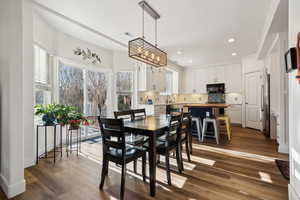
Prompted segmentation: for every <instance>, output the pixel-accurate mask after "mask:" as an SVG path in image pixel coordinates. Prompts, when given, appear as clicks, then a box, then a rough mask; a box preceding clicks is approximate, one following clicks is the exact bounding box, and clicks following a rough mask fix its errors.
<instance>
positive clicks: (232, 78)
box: [224, 64, 242, 93]
mask: <svg viewBox="0 0 300 200" xmlns="http://www.w3.org/2000/svg"><path fill="white" fill-rule="evenodd" d="M224 75H225V87H226V93H242V66H241V65H240V64H234V65H228V66H226V67H225V73H224Z"/></svg>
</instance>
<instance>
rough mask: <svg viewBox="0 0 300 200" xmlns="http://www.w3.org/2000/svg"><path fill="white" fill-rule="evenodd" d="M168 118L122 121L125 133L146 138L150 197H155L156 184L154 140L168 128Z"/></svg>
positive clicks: (151, 117)
mask: <svg viewBox="0 0 300 200" xmlns="http://www.w3.org/2000/svg"><path fill="white" fill-rule="evenodd" d="M169 121H170V116H169V115H159V116H147V117H145V118H144V119H141V120H135V121H126V122H125V121H124V129H125V131H126V132H130V133H134V134H137V135H142V136H147V137H148V143H149V146H148V153H149V156H148V159H149V179H150V195H151V196H152V197H154V196H155V190H156V188H155V183H156V139H157V137H158V136H160V135H161V134H162V133H163V131H164V130H165V129H166V128H167V127H168V126H169Z"/></svg>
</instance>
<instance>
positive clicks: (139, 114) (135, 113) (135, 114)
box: [132, 108, 146, 120]
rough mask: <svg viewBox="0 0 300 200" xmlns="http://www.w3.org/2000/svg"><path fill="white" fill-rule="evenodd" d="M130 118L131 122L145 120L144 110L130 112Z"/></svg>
mask: <svg viewBox="0 0 300 200" xmlns="http://www.w3.org/2000/svg"><path fill="white" fill-rule="evenodd" d="M132 117H133V120H140V119H145V118H146V110H145V108H143V109H136V110H132Z"/></svg>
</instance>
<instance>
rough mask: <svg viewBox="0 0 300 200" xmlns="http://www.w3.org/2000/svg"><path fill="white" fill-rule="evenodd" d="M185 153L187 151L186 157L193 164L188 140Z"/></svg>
mask: <svg viewBox="0 0 300 200" xmlns="http://www.w3.org/2000/svg"><path fill="white" fill-rule="evenodd" d="M185 148H186V149H185V151H186V155H187V158H188V161H189V162H191V156H190V149H189V140H188V138H187V140H186V141H185Z"/></svg>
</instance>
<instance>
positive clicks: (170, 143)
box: [156, 115, 183, 185]
mask: <svg viewBox="0 0 300 200" xmlns="http://www.w3.org/2000/svg"><path fill="white" fill-rule="evenodd" d="M181 118H182V117H181V115H174V116H171V118H170V122H169V126H168V128H167V130H166V132H165V135H163V136H162V137H160V138H158V140H157V146H156V153H157V154H158V155H163V156H165V159H166V160H165V163H166V172H167V181H168V184H169V185H171V171H170V153H172V152H174V151H175V152H176V161H177V168H178V171H179V173H182V165H183V164H182V157H181V147H180V146H181Z"/></svg>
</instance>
